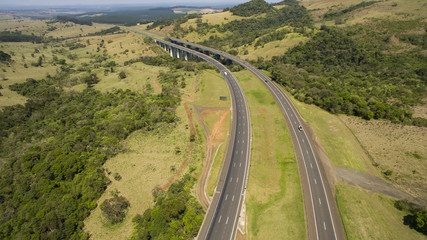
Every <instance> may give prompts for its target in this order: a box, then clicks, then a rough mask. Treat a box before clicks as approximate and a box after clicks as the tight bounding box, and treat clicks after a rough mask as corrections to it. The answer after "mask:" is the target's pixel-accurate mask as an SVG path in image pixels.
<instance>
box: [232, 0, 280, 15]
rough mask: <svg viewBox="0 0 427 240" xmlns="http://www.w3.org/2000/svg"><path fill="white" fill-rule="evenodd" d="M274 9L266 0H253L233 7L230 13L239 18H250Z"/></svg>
mask: <svg viewBox="0 0 427 240" xmlns="http://www.w3.org/2000/svg"><path fill="white" fill-rule="evenodd" d="M272 9H273V7H272V6H271V5H270V4H269V3H267V2H265V1H264V0H251V1H249V2H246V3H242V4H239V5H237V6H234V7H232V8H231V9H230V12H232V13H233V14H234V15H237V16H242V17H250V16H252V15H255V14H260V13H267V12H269V11H271V10H272Z"/></svg>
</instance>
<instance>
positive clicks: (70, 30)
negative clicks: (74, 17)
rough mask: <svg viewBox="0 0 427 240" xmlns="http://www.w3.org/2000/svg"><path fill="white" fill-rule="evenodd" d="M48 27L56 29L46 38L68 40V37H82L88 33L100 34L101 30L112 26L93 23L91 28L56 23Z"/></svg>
mask: <svg viewBox="0 0 427 240" xmlns="http://www.w3.org/2000/svg"><path fill="white" fill-rule="evenodd" d="M50 26H53V27H55V28H56V29H55V30H53V31H50V32H48V34H46V36H47V37H50V36H52V37H53V38H69V37H76V36H83V35H86V34H90V33H95V32H100V31H101V30H104V29H107V28H110V27H112V25H108V24H100V23H93V25H92V26H88V25H80V24H75V23H72V22H68V23H60V22H57V23H53V24H50Z"/></svg>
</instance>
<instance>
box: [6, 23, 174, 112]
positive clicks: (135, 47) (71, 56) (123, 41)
mask: <svg viewBox="0 0 427 240" xmlns="http://www.w3.org/2000/svg"><path fill="white" fill-rule="evenodd" d="M35 22H36V23H34V24H39V23H40V24H42V23H44V22H41V21H35ZM21 24H22V23H21ZM28 24H29V25H31V24H30V23H28ZM99 30H100V29H99ZM75 34H78V33H75ZM84 34H87V33H86V32H84ZM76 37H77V36H76ZM102 41H103V46H104V47H100V45H101V43H102ZM67 43H81V44H84V45H86V47H83V48H77V49H74V50H70V49H69V47H67V45H66V44H67ZM98 48H99V51H98ZM0 50H2V51H4V52H6V53H9V54H11V55H12V59H13V62H12V63H11V64H9V65H6V64H0V85H2V87H3V89H0V92H1V93H2V94H3V96H0V107H5V106H10V105H14V104H24V103H25V102H26V98H25V97H23V96H21V95H19V94H17V93H16V92H13V91H10V90H9V89H8V87H9V86H10V85H12V84H15V83H22V82H25V80H26V79H27V78H33V79H36V80H40V79H43V78H45V77H46V76H47V75H51V76H54V75H55V74H56V73H57V72H59V71H60V68H61V65H59V64H56V63H55V62H54V60H53V59H54V57H57V58H58V59H64V60H65V61H66V65H67V66H70V67H72V68H74V69H78V68H79V67H80V66H84V65H90V66H94V67H92V68H91V69H90V70H91V72H93V73H96V74H97V76H98V77H99V78H100V80H101V81H100V83H99V84H98V85H97V86H95V88H96V89H99V90H101V91H110V90H113V89H119V88H121V89H134V90H143V89H145V87H146V84H148V83H149V84H150V85H151V87H152V88H153V91H154V93H159V92H160V91H161V87H160V84H159V83H158V80H157V76H158V72H159V71H160V70H163V71H167V70H168V68H166V67H154V66H148V65H145V64H142V63H134V64H132V65H129V66H123V63H124V62H125V61H127V60H130V59H134V58H138V57H141V56H155V55H157V54H159V53H161V54H165V53H163V52H162V50H161V49H160V48H158V47H157V45H155V44H154V43H153V44H143V39H142V38H141V37H138V36H137V35H135V34H126V33H124V34H114V35H106V36H92V37H82V38H76V39H72V40H67V41H63V42H59V43H51V44H33V43H27V42H18V43H13V42H11V43H9V42H3V43H0ZM100 56H106V57H107V59H108V60H107V61H108V62H110V61H115V62H116V63H117V64H118V67H115V68H114V70H115V71H114V72H108V73H107V74H106V75H105V74H104V72H103V69H104V68H103V67H104V66H103V65H100V64H96V63H95V64H94V61H95V60H94V59H95V58H97V57H100ZM39 57H42V58H43V61H42V67H35V66H32V65H31V64H32V63H35V62H37V61H38V58H39ZM122 70H123V71H125V72H126V74H127V76H128V77H127V78H125V79H122V80H121V81H117V80H118V79H119V77H118V73H119V72H120V71H122ZM83 72H85V71H83ZM83 72H82V71H76V72H73V73H71V75H70V78H74V79H75V80H73V81H74V83H73V84H71V85H70V83H69V82H68V83H67V82H66V81H67V80H66V79H62V81H61V82H58V85H61V86H64V87H67V88H68V87H69V88H70V89H73V90H77V91H81V90H83V89H84V88H85V87H86V84H83V83H82V82H81V81H80V80H79V78H80V77H81V76H82V75H83V74H84V73H83ZM130 79H135V80H136V81H132V80H130Z"/></svg>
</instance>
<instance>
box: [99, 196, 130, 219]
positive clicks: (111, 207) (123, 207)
mask: <svg viewBox="0 0 427 240" xmlns="http://www.w3.org/2000/svg"><path fill="white" fill-rule="evenodd" d="M129 206H130V203H129V201H128V200H127V199H126V198H125V197H123V196H114V197H113V198H109V199H107V200H105V201H104V202H103V203H102V204H101V206H100V207H101V211H102V213H103V214H104V216H105V217H106V218H107V220H108V221H109V222H110V223H112V224H115V223H119V222H121V221H123V219H124V218H125V216H126V211H127V209H128V208H129Z"/></svg>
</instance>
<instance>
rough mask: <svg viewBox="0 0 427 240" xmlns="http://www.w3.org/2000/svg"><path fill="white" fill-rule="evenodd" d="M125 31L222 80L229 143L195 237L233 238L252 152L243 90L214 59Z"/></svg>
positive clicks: (247, 112)
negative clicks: (202, 64)
mask: <svg viewBox="0 0 427 240" xmlns="http://www.w3.org/2000/svg"><path fill="white" fill-rule="evenodd" d="M124 29H126V30H128V31H132V32H135V33H137V34H141V35H144V36H146V37H150V38H152V39H154V40H156V41H157V42H161V43H163V44H167V45H169V46H171V47H174V48H177V49H181V50H183V51H186V52H188V53H191V54H193V55H195V56H197V57H199V58H201V59H203V60H205V61H207V62H209V63H211V64H213V65H214V66H215V67H217V68H218V69H219V71H220V72H221V74H222V76H223V78H224V79H225V81H226V83H227V85H228V89H229V91H230V96H231V101H232V121H231V128H230V136H229V140H228V141H229V142H228V146H227V151H226V155H225V159H224V164H223V166H222V169H221V173H220V177H219V180H218V183H217V187H216V189H215V193H214V196H213V199H212V202H211V204H210V206H209V209H208V212H207V213H206V216H205V220H204V221H203V224H202V226H201V228H200V230H199V233H198V236H197V238H198V239H234V238H235V236H236V234H237V225H238V220H239V214H240V209H241V207H242V204H243V202H244V197H245V193H246V185H247V179H248V173H249V160H250V150H251V128H250V126H251V123H250V117H249V107H248V104H247V101H246V97H245V95H244V93H243V90H242V88H241V87H240V85H239V83H238V81H237V79H236V78H235V77H234V75H233V74H232V73H231V72H230V71H229V70H228V69H227V68H226V67H225V66H224V65H222V64H221V63H220V62H218V61H216V60H214V59H213V58H210V57H209V56H207V55H205V54H203V53H200V52H198V51H195V50H191V49H188V48H185V47H183V46H180V45H176V44H173V43H170V42H167V41H164V40H161V39H158V38H155V37H153V36H152V35H148V34H145V33H143V32H141V31H138V30H134V29H130V28H124Z"/></svg>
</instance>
